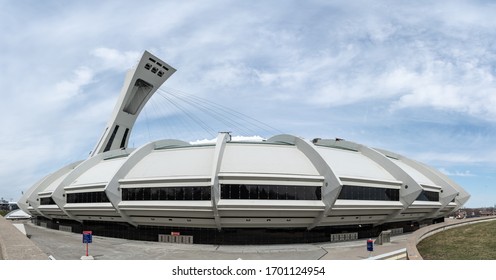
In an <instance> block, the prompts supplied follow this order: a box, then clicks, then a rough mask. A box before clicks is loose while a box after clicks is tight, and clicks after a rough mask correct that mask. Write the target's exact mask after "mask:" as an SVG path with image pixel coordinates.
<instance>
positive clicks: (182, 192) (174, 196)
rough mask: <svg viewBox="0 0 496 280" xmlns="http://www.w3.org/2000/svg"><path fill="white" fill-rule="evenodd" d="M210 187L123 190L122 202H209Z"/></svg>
mask: <svg viewBox="0 0 496 280" xmlns="http://www.w3.org/2000/svg"><path fill="white" fill-rule="evenodd" d="M210 188H211V187H159V188H123V189H122V200H123V201H124V200H128V201H129V200H210V199H211V195H210Z"/></svg>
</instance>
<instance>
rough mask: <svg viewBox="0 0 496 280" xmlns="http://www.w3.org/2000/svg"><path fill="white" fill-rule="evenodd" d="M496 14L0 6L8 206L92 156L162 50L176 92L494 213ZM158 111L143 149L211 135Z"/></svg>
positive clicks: (144, 130) (360, 4)
mask: <svg viewBox="0 0 496 280" xmlns="http://www.w3.org/2000/svg"><path fill="white" fill-rule="evenodd" d="M495 14H496V4H495V3H493V2H492V1H414V3H411V1H373V2H371V1H215V0H213V1H6V0H0V27H1V30H2V32H1V33H0V63H1V66H2V67H1V70H0V88H1V89H2V90H1V91H0V97H1V100H2V102H1V103H0V104H1V105H2V110H1V111H0V114H1V115H0V128H1V131H2V137H1V138H0V144H1V147H2V155H1V157H0V196H1V197H4V198H6V199H10V198H12V199H14V200H17V199H18V198H19V197H20V195H21V191H24V190H27V189H28V188H29V187H30V186H31V185H32V184H34V183H35V182H36V181H37V180H39V179H40V178H41V177H43V176H45V175H46V174H48V173H50V172H53V171H55V170H57V169H58V168H60V167H62V166H63V165H65V164H68V163H71V162H74V161H76V160H80V159H85V158H87V156H88V153H89V152H90V151H91V149H92V148H93V146H94V144H95V143H96V141H97V139H98V137H99V136H100V134H101V133H102V131H103V128H104V125H105V123H106V121H107V119H108V118H109V116H110V113H111V111H112V109H113V106H114V103H115V101H116V98H117V95H118V93H119V91H120V87H121V86H122V81H123V78H124V73H125V71H126V69H128V68H130V67H132V66H133V65H134V64H135V63H136V61H137V59H138V58H139V56H140V54H141V53H142V52H143V51H144V50H149V51H151V52H152V53H154V54H155V55H157V56H158V57H161V58H163V59H164V60H165V61H167V62H168V63H169V64H171V65H173V66H174V67H176V68H177V69H178V71H177V72H176V73H175V74H174V75H173V76H172V77H171V78H170V79H169V80H168V81H167V84H166V86H167V88H169V89H172V90H179V91H182V92H186V93H188V94H190V95H194V96H198V97H201V98H204V99H207V100H211V101H213V102H215V103H218V104H222V105H223V106H226V107H229V108H232V109H234V110H237V111H240V112H242V113H244V114H247V115H250V116H252V117H255V118H257V119H259V120H261V121H263V122H265V123H267V124H269V125H271V126H273V127H275V128H277V130H278V131H282V132H285V133H290V134H294V135H298V136H301V137H304V138H307V139H312V138H316V137H320V138H334V137H340V138H344V139H347V140H350V141H354V142H358V143H362V144H365V145H368V146H372V147H378V148H383V149H387V150H391V151H394V152H396V153H399V154H403V155H405V156H408V157H410V158H413V159H416V160H419V161H421V162H424V163H427V164H429V165H431V166H434V167H435V168H438V169H440V170H441V171H442V172H444V173H446V174H448V175H449V176H450V177H451V178H452V179H453V180H454V181H456V182H457V183H459V184H460V185H461V186H463V187H464V188H465V189H466V190H467V191H468V192H469V193H470V194H471V195H472V197H471V199H470V200H469V201H468V203H467V204H466V206H469V207H477V206H493V205H495V204H496V189H495V183H494V182H495V179H496V175H495V174H496V148H495V147H494V143H495V141H494V139H495V138H496V17H495V16H494V15H495ZM153 102H156V103H153ZM162 103H163V102H162ZM151 104H156V105H150V106H147V108H145V110H144V111H143V112H146V115H143V114H142V116H141V117H140V119H139V120H138V123H137V124H136V129H135V131H134V132H133V135H132V138H131V142H130V144H131V145H133V146H139V145H141V144H144V143H146V142H148V141H152V140H157V139H160V138H180V139H183V140H188V141H194V140H197V139H202V138H209V137H210V135H208V134H205V132H204V131H201V129H199V128H198V131H195V128H188V129H184V130H183V131H181V130H180V126H183V128H184V125H182V122H184V120H181V116H180V115H178V114H177V112H174V110H173V109H171V110H170V111H169V112H167V111H164V112H161V111H157V109H153V108H154V107H151V106H166V105H157V104H160V98H155V97H154V100H152V103H151ZM182 118H184V116H183V117H182ZM164 119H166V121H165V122H166V123H167V124H168V126H169V128H170V127H175V128H174V129H171V130H167V128H163V126H162V128H161V127H160V126H159V125H158V124H159V123H164ZM176 126H177V127H176ZM227 129H230V128H227ZM219 130H222V128H219ZM234 133H235V131H234ZM267 133H268V132H267V131H258V132H257V131H254V132H253V133H252V134H250V135H245V136H254V135H259V136H261V137H270V136H271V135H270V134H267ZM274 133H277V132H274Z"/></svg>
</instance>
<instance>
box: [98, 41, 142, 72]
mask: <svg viewBox="0 0 496 280" xmlns="http://www.w3.org/2000/svg"><path fill="white" fill-rule="evenodd" d="M91 54H92V55H93V56H95V57H96V58H98V59H99V61H100V62H101V70H107V69H112V70H116V71H119V72H120V71H124V70H127V69H128V68H129V67H130V66H132V65H134V64H135V63H137V62H138V61H139V57H140V55H141V53H139V52H137V51H120V50H117V49H112V48H106V47H99V48H96V49H94V50H93V51H91Z"/></svg>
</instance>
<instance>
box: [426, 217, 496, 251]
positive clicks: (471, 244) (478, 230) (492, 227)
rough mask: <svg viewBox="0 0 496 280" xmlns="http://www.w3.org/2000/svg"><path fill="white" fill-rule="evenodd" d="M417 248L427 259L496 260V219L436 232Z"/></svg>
mask: <svg viewBox="0 0 496 280" xmlns="http://www.w3.org/2000/svg"><path fill="white" fill-rule="evenodd" d="M417 249H418V250H419V252H420V255H422V258H423V259H425V260H496V221H494V222H483V223H478V224H473V225H467V226H461V227H458V228H454V229H449V230H446V231H443V232H440V233H437V234H434V235H432V236H429V237H427V238H426V239H424V240H422V241H421V242H420V243H419V244H418V245H417Z"/></svg>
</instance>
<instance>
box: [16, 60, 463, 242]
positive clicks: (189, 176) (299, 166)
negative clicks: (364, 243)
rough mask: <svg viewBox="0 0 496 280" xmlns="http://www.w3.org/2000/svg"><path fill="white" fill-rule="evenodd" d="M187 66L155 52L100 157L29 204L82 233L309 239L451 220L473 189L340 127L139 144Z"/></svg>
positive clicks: (32, 194)
mask: <svg viewBox="0 0 496 280" xmlns="http://www.w3.org/2000/svg"><path fill="white" fill-rule="evenodd" d="M175 71H176V70H175V69H174V68H173V67H172V66H170V65H168V64H167V63H165V62H164V61H162V60H161V59H159V58H158V57H156V56H154V55H152V54H151V53H149V52H146V51H145V52H144V54H143V56H142V58H141V60H140V61H139V63H138V64H137V66H136V67H135V68H133V69H131V70H129V71H128V73H127V75H126V78H125V81H124V86H123V88H122V91H121V94H120V96H119V99H118V101H117V104H116V106H115V108H114V111H113V113H112V116H111V118H110V120H109V121H108V123H107V126H106V128H105V129H104V132H103V135H102V136H101V138H100V139H99V140H98V141H97V144H96V146H95V148H94V150H93V151H92V153H91V154H90V156H89V158H87V159H84V160H82V161H78V162H74V163H72V164H69V165H67V166H64V167H62V168H61V169H59V170H57V171H55V172H54V173H52V174H49V175H47V176H46V177H44V178H42V179H40V180H39V181H38V182H36V183H35V184H34V185H33V186H32V187H31V188H30V189H29V190H27V191H25V192H24V194H23V196H22V197H21V199H20V201H19V203H18V204H19V206H20V208H21V209H22V210H23V211H25V212H26V213H30V214H31V215H32V216H33V217H34V222H35V223H36V224H37V225H40V226H44V227H47V228H52V229H57V230H66V231H72V232H75V233H81V232H82V231H83V230H92V231H93V233H94V234H95V235H102V236H111V237H119V238H127V239H139V240H150V241H159V240H162V239H164V238H165V239H167V238H166V237H170V236H185V237H189V239H187V240H188V241H187V242H189V243H204V244H261V243H295V242H298V243H302V242H325V241H329V240H330V235H332V234H337V233H356V237H357V238H360V237H371V236H377V234H378V233H379V232H381V231H382V230H385V229H397V228H399V229H401V230H402V231H412V230H415V229H417V228H418V227H419V226H420V225H422V224H429V223H436V222H439V221H442V220H443V219H444V217H445V216H447V215H448V214H449V213H451V212H453V211H456V210H457V209H458V208H460V207H462V205H463V204H464V203H465V202H466V201H467V200H468V199H469V197H470V195H469V194H468V193H467V192H466V191H465V190H464V189H463V188H462V187H460V186H459V185H458V184H456V183H455V182H453V181H452V180H451V179H450V178H448V177H447V176H446V175H444V174H442V173H441V172H439V171H438V170H436V169H434V168H432V167H430V166H427V165H425V164H423V163H420V162H417V161H415V160H412V159H409V158H406V157H404V156H402V155H399V154H396V153H394V152H390V151H386V150H383V149H377V148H371V147H367V146H364V145H361V144H359V143H354V142H350V141H345V140H343V139H338V138H337V139H320V138H315V139H313V140H306V139H302V138H300V137H296V136H293V135H288V134H280V135H275V136H272V137H270V138H268V139H265V140H263V141H259V142H242V141H234V140H233V139H232V137H231V135H230V134H229V133H225V132H221V133H219V134H218V136H217V138H216V141H215V142H214V143H207V144H191V143H188V142H185V141H181V140H174V139H167V140H159V141H154V142H150V143H148V144H145V145H143V146H140V147H138V148H135V149H131V148H129V147H128V141H129V135H130V134H131V131H132V129H133V126H134V124H135V122H136V119H137V117H138V115H139V114H140V112H141V111H142V109H143V107H144V106H145V104H146V103H147V102H148V100H149V99H150V98H151V96H152V95H153V94H154V93H155V92H156V90H157V89H158V88H159V87H160V86H161V85H162V84H163V83H164V82H165V81H166V80H167V79H168V78H169V77H170V76H171V75H172V74H173V73H174V72H175ZM185 240H186V239H185Z"/></svg>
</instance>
